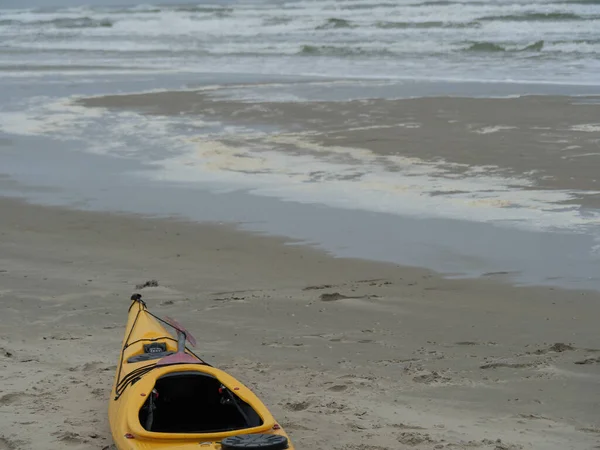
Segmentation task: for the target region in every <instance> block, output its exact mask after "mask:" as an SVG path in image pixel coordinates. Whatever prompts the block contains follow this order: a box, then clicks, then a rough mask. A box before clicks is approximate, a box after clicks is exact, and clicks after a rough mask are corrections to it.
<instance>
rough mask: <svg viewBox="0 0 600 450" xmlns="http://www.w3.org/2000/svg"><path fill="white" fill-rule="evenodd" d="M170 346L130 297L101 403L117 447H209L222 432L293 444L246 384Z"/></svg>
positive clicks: (217, 444) (163, 331)
mask: <svg viewBox="0 0 600 450" xmlns="http://www.w3.org/2000/svg"><path fill="white" fill-rule="evenodd" d="M133 298H134V297H132V299H133ZM177 350H178V345H177V339H174V338H173V336H172V335H171V334H170V333H169V332H168V331H167V329H166V328H165V326H164V325H163V323H161V319H160V318H157V317H156V316H154V315H153V314H151V313H150V312H149V311H148V310H147V308H146V305H145V303H144V302H143V301H141V298H140V299H136V300H133V302H132V304H131V307H130V309H129V313H128V320H127V325H126V328H125V336H124V338H123V342H122V351H121V357H120V360H119V365H118V366H117V370H116V373H115V377H114V382H113V387H112V391H111V398H110V400H109V407H108V418H109V424H110V429H111V433H112V437H113V440H114V443H115V445H116V447H117V449H118V450H135V449H143V450H150V449H157V450H160V449H165V450H166V449H169V450H187V449H190V450H191V449H195V450H199V449H206V450H212V449H215V450H216V449H222V448H224V447H223V446H222V441H223V439H226V438H228V437H231V436H239V435H248V434H250V435H257V434H261V435H277V436H283V437H285V438H286V439H285V440H287V446H284V447H281V448H286V449H289V450H293V449H294V447H293V446H292V444H291V442H289V438H288V436H287V434H286V432H285V431H284V430H283V428H282V427H281V426H280V425H279V424H278V423H277V422H276V420H275V418H274V417H273V416H272V414H271V413H270V412H269V410H268V409H267V408H266V406H265V405H264V404H263V403H262V402H261V400H260V399H259V398H258V397H257V396H256V395H255V394H254V393H253V392H252V391H251V390H250V389H249V388H248V387H247V386H245V385H244V384H243V383H241V382H240V381H239V380H237V379H236V378H234V377H232V376H231V375H230V374H228V373H226V372H225V371H223V370H220V369H218V368H216V367H212V366H211V365H209V364H207V363H206V362H204V361H202V360H201V359H200V358H198V357H197V356H196V355H195V354H194V353H193V352H191V351H190V350H189V349H188V348H185V355H183V357H182V353H177ZM180 350H181V348H180ZM180 360H182V361H184V362H178V361H180ZM161 361H162V364H161ZM254 437H256V436H254ZM267 437H268V436H267ZM272 439H273V438H272ZM278 439H279V440H283V439H282V438H278ZM226 442H227V441H226ZM256 448H257V450H259V449H260V447H256ZM265 448H267V447H265Z"/></svg>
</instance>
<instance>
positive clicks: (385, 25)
mask: <svg viewBox="0 0 600 450" xmlns="http://www.w3.org/2000/svg"><path fill="white" fill-rule="evenodd" d="M375 26H376V27H377V28H382V29H389V28H392V29H393V28H399V29H411V28H477V27H480V26H481V24H480V23H479V22H442V21H429V22H387V21H379V22H376V23H375Z"/></svg>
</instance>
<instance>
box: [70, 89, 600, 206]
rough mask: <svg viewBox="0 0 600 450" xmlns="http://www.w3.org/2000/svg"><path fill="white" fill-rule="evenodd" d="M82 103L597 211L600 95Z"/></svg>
mask: <svg viewBox="0 0 600 450" xmlns="http://www.w3.org/2000/svg"><path fill="white" fill-rule="evenodd" d="M79 103H80V104H83V105H86V106H90V107H103V108H122V109H132V110H136V111H139V112H142V113H144V114H149V115H166V116H169V115H181V116H184V117H187V116H193V115H201V116H202V117H203V118H206V119H208V120H220V121H224V122H225V123H228V124H230V123H233V124H236V125H241V126H253V127H256V128H258V129H259V130H260V129H269V128H272V127H273V126H274V125H275V126H278V127H280V131H279V132H274V133H270V135H269V136H268V138H265V137H256V136H235V135H233V136H231V137H230V140H227V139H225V138H224V139H223V142H225V143H227V144H229V145H234V146H238V147H240V148H241V147H243V146H245V145H248V144H251V143H259V144H260V143H265V144H273V142H274V141H273V136H274V135H276V136H278V137H280V138H281V137H287V138H297V139H300V140H302V141H303V142H308V143H313V144H317V145H320V146H324V149H323V150H325V151H326V150H327V148H330V149H332V152H334V147H338V148H339V147H347V148H359V149H366V150H368V151H370V152H373V153H374V154H375V155H382V156H388V155H399V156H404V157H410V158H419V159H420V160H423V161H434V162H442V163H448V176H461V175H463V174H465V173H466V172H467V171H469V170H470V169H471V168H472V167H473V166H477V167H482V168H483V169H484V173H486V174H498V175H501V176H506V177H510V176H525V177H527V178H528V179H531V180H532V181H533V182H534V184H535V187H536V188H539V189H547V190H567V191H575V192H573V194H574V198H573V199H571V200H568V201H565V202H564V203H576V204H582V205H583V206H586V207H591V208H599V207H600V177H598V170H597V168H598V166H599V164H600V148H599V146H598V142H599V140H600V121H599V120H597V118H598V117H600V104H599V102H598V98H597V97H584V96H580V97H567V96H523V97H518V98H504V99H500V98H451V97H431V98H417V99H400V100H385V99H372V100H354V101H347V102H325V101H322V102H297V103H295V102H269V101H262V102H260V103H254V102H251V103H250V102H243V101H236V100H227V99H225V100H224V99H219V98H218V97H216V96H215V95H214V94H213V95H212V96H211V94H210V93H207V92H205V91H198V92H194V91H185V92H158V93H144V94H131V95H109V96H101V97H93V98H87V99H82V100H80V101H79ZM275 142H276V143H277V144H278V148H279V149H282V148H283V149H286V148H287V151H289V152H303V151H306V148H303V147H302V146H298V145H297V144H298V142H297V141H296V142H294V141H293V140H290V139H288V140H287V141H286V140H281V139H280V140H279V141H275ZM286 146H287V147H286ZM390 170H394V168H393V167H391V168H390Z"/></svg>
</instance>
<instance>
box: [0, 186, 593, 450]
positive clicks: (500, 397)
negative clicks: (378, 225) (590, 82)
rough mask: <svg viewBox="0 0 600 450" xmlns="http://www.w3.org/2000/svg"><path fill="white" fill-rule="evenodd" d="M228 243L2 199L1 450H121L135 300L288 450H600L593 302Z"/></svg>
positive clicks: (279, 245) (229, 236)
mask: <svg viewBox="0 0 600 450" xmlns="http://www.w3.org/2000/svg"><path fill="white" fill-rule="evenodd" d="M285 244H286V243H285V241H283V240H281V239H276V238H271V237H264V236H257V235H252V234H248V233H242V232H238V231H236V230H235V229H233V227H225V226H217V225H214V226H212V225H197V224H193V223H184V222H181V221H174V220H158V219H145V218H142V217H130V216H126V215H110V214H104V213H91V212H78V211H68V210H64V209H58V208H47V207H40V206H31V205H26V204H23V203H20V202H17V201H14V200H10V199H6V198H2V199H0V298H1V301H2V305H3V310H2V316H1V318H0V347H1V348H0V364H1V365H2V373H3V383H2V387H1V388H0V418H1V419H0V448H1V449H13V450H14V449H22V450H41V449H44V450H54V449H57V450H58V449H64V448H67V447H68V448H72V449H74V450H79V449H81V450H83V449H111V448H112V447H111V440H110V433H109V430H108V425H107V419H106V410H107V405H108V398H109V390H110V386H111V383H112V380H113V375H114V370H115V364H116V362H117V360H118V352H119V345H120V342H121V339H122V333H123V327H124V324H125V314H126V311H127V307H128V305H129V302H128V299H129V296H130V295H131V293H132V292H135V291H137V289H136V285H137V284H140V283H144V282H145V281H147V280H151V279H156V280H157V281H158V284H159V286H158V287H149V288H144V289H141V290H139V292H141V293H142V295H143V296H144V298H145V299H146V301H147V303H148V304H149V306H150V308H151V309H152V310H153V311H154V312H156V313H158V314H168V315H171V316H173V317H176V318H177V319H179V320H180V321H181V322H183V323H184V324H185V326H186V327H188V328H189V329H190V330H191V331H192V332H193V333H194V334H195V337H196V338H197V340H198V342H199V347H198V352H199V354H200V355H202V356H203V357H205V358H206V359H207V360H208V361H209V362H210V363H212V364H214V365H217V366H219V367H222V368H224V369H227V370H229V371H231V372H232V373H233V374H234V375H235V376H237V377H239V378H240V379H241V380H242V381H243V382H245V383H246V384H247V385H249V386H250V387H251V388H253V389H254V390H255V391H256V393H257V394H258V395H259V396H260V397H261V398H262V399H263V400H264V401H265V403H266V404H267V406H268V407H269V408H270V409H271V410H272V411H273V413H274V414H275V415H276V417H277V418H278V419H279V420H280V421H281V423H282V424H283V425H284V426H285V427H286V428H287V429H288V430H289V432H290V434H291V437H292V438H293V440H294V442H295V444H296V445H297V448H305V449H313V450H320V449H322V450H326V449H327V450H330V449H338V450H358V449H365V450H366V449H369V450H384V449H394V450H395V449H405V448H406V449H417V450H425V449H432V448H435V449H441V448H452V449H479V448H481V449H496V450H499V449H557V450H558V449H561V450H563V449H581V450H583V449H592V448H597V447H598V446H600V430H599V429H598V421H599V419H600V407H599V406H600V405H599V404H598V399H597V395H595V393H597V392H598V388H599V387H600V386H599V385H600V363H599V362H600V350H599V347H600V345H599V343H598V332H597V329H598V328H597V322H598V321H597V318H598V314H599V312H600V294H599V293H593V292H586V291H579V290H568V291H563V290H560V289H554V288H533V287H520V288H516V287H511V286H508V285H505V284H502V283H499V282H498V281H494V280H491V279H485V277H484V279H481V280H447V279H442V278H440V277H438V276H437V275H436V274H434V273H431V272H427V271H424V270H418V269H411V268H406V267H399V266H396V265H392V264H379V263H372V262H367V261H361V260H351V259H342V258H332V257H330V256H328V255H327V254H325V253H322V252H319V251H316V250H313V249H307V248H304V247H301V246H295V245H293V246H290V245H285Z"/></svg>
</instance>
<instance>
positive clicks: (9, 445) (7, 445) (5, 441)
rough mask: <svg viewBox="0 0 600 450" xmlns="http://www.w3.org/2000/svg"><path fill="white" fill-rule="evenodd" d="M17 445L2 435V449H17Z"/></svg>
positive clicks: (0, 449) (0, 443)
mask: <svg viewBox="0 0 600 450" xmlns="http://www.w3.org/2000/svg"><path fill="white" fill-rule="evenodd" d="M16 449H17V446H16V444H14V443H13V442H12V441H9V440H8V439H6V438H5V437H2V436H0V450H16Z"/></svg>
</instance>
